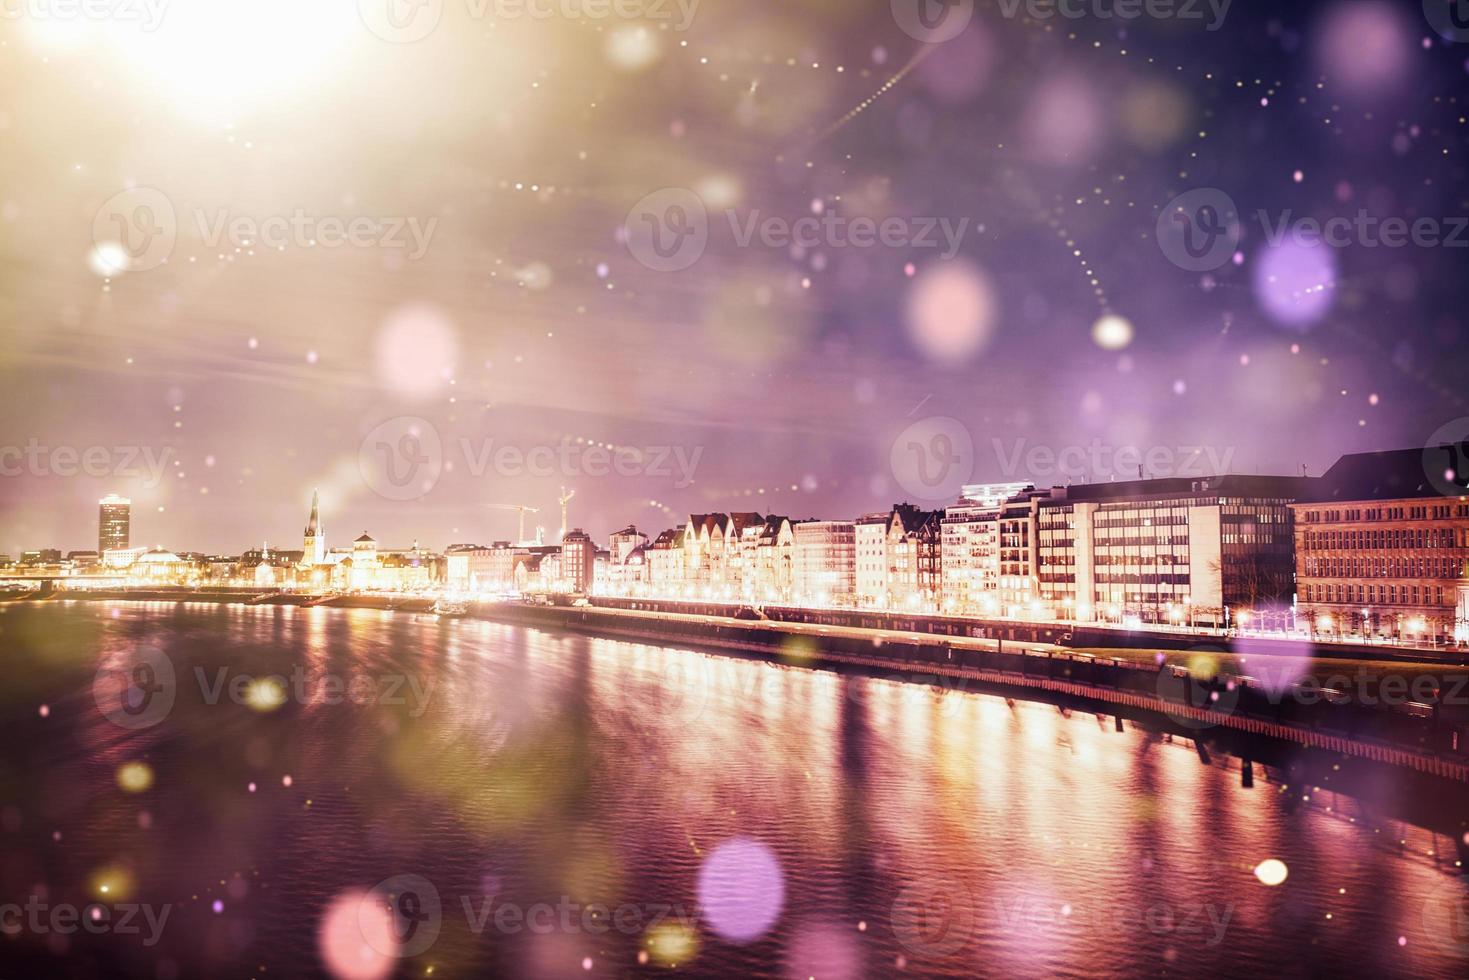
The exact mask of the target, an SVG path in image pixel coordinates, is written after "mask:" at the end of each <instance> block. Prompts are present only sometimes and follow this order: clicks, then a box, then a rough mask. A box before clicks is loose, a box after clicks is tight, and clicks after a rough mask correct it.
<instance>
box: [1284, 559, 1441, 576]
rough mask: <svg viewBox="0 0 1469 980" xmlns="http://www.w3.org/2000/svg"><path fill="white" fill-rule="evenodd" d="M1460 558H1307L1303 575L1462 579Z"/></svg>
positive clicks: (1304, 561) (1303, 565)
mask: <svg viewBox="0 0 1469 980" xmlns="http://www.w3.org/2000/svg"><path fill="white" fill-rule="evenodd" d="M1463 565H1464V563H1463V561H1462V560H1460V559H1458V558H1422V557H1416V558H1306V559H1304V560H1303V562H1302V569H1301V570H1302V573H1303V574H1304V575H1306V576H1309V577H1311V578H1444V579H1448V578H1458V577H1459V576H1460V574H1461V573H1462V572H1463Z"/></svg>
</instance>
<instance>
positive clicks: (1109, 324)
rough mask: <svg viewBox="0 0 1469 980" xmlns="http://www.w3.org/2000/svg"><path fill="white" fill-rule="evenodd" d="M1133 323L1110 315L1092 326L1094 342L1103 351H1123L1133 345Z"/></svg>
mask: <svg viewBox="0 0 1469 980" xmlns="http://www.w3.org/2000/svg"><path fill="white" fill-rule="evenodd" d="M1132 334H1133V330H1132V323H1131V322H1130V321H1128V320H1127V319H1126V318H1125V317H1120V316H1117V315H1116V314H1112V313H1109V314H1107V315H1106V316H1104V317H1102V318H1101V319H1099V320H1097V322H1096V323H1094V324H1092V341H1093V342H1094V343H1095V344H1096V345H1097V346H1098V347H1100V348H1102V349H1103V350H1122V349H1123V348H1125V347H1126V346H1127V345H1128V344H1130V343H1132Z"/></svg>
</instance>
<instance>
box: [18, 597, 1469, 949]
mask: <svg viewBox="0 0 1469 980" xmlns="http://www.w3.org/2000/svg"><path fill="white" fill-rule="evenodd" d="M0 642H3V644H4V647H3V648H4V651H5V657H6V659H7V660H8V661H9V662H10V663H11V664H12V666H13V667H14V668H15V670H14V671H13V673H15V674H17V675H18V682H17V683H16V684H13V685H11V686H10V687H9V689H8V690H7V691H6V692H5V693H4V695H3V697H4V698H5V700H4V705H5V711H4V716H3V717H4V721H3V724H4V729H5V731H4V735H5V737H6V739H7V744H9V745H12V746H16V747H19V748H20V750H21V751H19V752H15V751H12V752H10V753H8V755H9V756H10V758H9V759H8V760H7V761H6V763H5V766H4V769H3V770H0V772H3V782H0V788H3V794H4V795H3V801H0V805H3V806H4V807H5V824H6V827H5V830H6V833H5V836H4V837H0V845H3V850H0V856H3V865H0V886H3V896H0V898H3V900H4V901H16V900H20V901H23V900H24V896H26V895H28V894H32V893H34V892H35V891H36V889H37V888H38V887H44V889H45V893H46V894H47V895H48V896H49V898H50V899H51V901H53V902H61V901H71V902H75V903H77V904H82V903H84V902H85V901H87V900H90V899H92V898H94V897H96V896H95V895H92V894H89V893H88V892H87V888H88V886H89V883H90V882H92V881H93V879H94V877H95V875H96V873H97V871H98V869H119V868H120V869H124V870H125V871H126V872H128V873H129V874H130V875H131V878H132V880H133V881H134V887H133V892H132V898H133V900H134V901H139V902H149V903H155V904H159V905H161V904H163V903H170V904H171V905H173V906H174V910H173V912H172V915H171V918H170V919H169V921H168V925H167V928H166V930H165V931H164V934H163V939H162V941H161V942H160V943H158V945H157V946H153V947H148V948H145V947H144V946H143V944H142V943H141V942H140V941H139V939H138V938H137V937H123V936H115V935H99V936H85V935H80V934H78V935H74V936H71V937H65V938H64V939H60V938H58V937H56V936H54V935H47V936H34V935H22V936H20V937H18V938H16V939H11V940H9V941H8V942H6V944H5V945H4V946H0V955H4V956H5V957H6V958H12V959H14V961H15V962H18V963H24V964H26V965H27V967H28V968H29V970H28V972H32V973H35V972H36V971H41V973H54V974H61V975H78V976H85V975H92V973H93V972H94V969H99V968H98V967H96V965H97V964H101V963H109V962H110V965H109V966H108V967H107V968H106V971H105V972H109V973H111V974H114V975H116V974H118V973H119V972H121V973H127V974H130V975H136V976H149V977H152V976H165V977H166V976H169V975H177V976H195V975H206V974H214V975H230V976H234V975H253V973H254V971H257V970H259V969H261V968H266V969H268V971H269V972H268V974H267V975H269V976H295V975H301V974H310V973H312V972H313V971H318V970H320V969H321V965H320V964H321V959H320V954H319V950H318V937H319V933H320V930H321V927H322V916H323V912H324V910H325V909H326V908H327V907H328V905H329V904H330V903H331V902H332V900H333V899H334V898H337V897H338V896H340V895H342V894H343V893H344V892H347V891H349V890H352V889H370V888H372V887H373V886H374V885H376V884H377V883H379V882H382V881H384V880H385V879H390V878H393V877H394V876H403V875H414V876H418V879H419V880H426V881H427V882H429V883H430V886H431V888H432V890H433V891H434V892H436V893H437V896H438V898H439V900H440V908H441V916H440V917H439V920H438V921H436V922H435V926H436V934H435V935H434V936H433V937H432V942H431V944H430V945H428V946H427V947H426V948H425V949H423V950H422V951H420V952H417V953H416V955H415V956H413V957H412V958H408V959H404V960H402V961H401V962H399V963H396V964H394V963H391V962H389V964H388V965H392V966H396V968H397V970H398V974H397V975H402V976H409V975H413V976H422V975H424V971H425V970H426V969H427V968H428V967H429V966H434V967H435V975H440V976H444V975H447V976H463V975H488V974H501V973H503V974H507V975H535V976H583V977H584V976H588V975H591V976H627V975H635V974H639V973H654V972H663V968H662V967H660V966H659V963H660V962H662V961H676V962H677V963H678V964H679V968H678V972H681V973H687V974H692V975H698V976H704V975H716V974H724V975H742V976H770V977H784V976H810V975H815V976H821V977H838V978H840V977H843V976H847V977H854V978H855V977H869V976H885V975H889V974H892V973H895V972H897V971H898V970H899V969H900V968H901V969H903V970H904V971H906V972H907V973H909V974H912V975H919V976H952V977H960V976H974V975H985V976H991V975H993V976H1001V975H1003V976H1040V975H1052V974H1061V975H1099V974H1106V975H1115V974H1122V975H1153V974H1161V973H1164V972H1168V973H1185V974H1188V973H1197V972H1212V973H1223V972H1229V973H1236V974H1237V973H1241V972H1246V971H1260V972H1265V971H1269V972H1275V973H1280V972H1284V973H1287V974H1301V973H1305V972H1310V973H1322V972H1327V971H1336V972H1343V973H1359V972H1364V971H1370V972H1374V973H1379V974H1386V973H1393V974H1412V975H1417V976H1457V975H1461V974H1462V972H1463V967H1464V963H1465V960H1464V959H1462V958H1458V957H1456V956H1455V955H1454V953H1453V951H1452V948H1451V947H1450V946H1445V945H1440V944H1439V942H1438V941H1437V939H1436V937H1435V935H1433V934H1430V932H1429V931H1425V927H1424V920H1423V911H1422V910H1423V907H1424V901H1425V897H1427V896H1428V895H1429V894H1430V893H1431V892H1432V891H1433V890H1434V889H1435V888H1441V887H1443V886H1444V884H1445V883H1449V884H1450V886H1451V887H1458V886H1457V885H1456V884H1454V882H1455V881H1456V879H1452V878H1450V877H1449V876H1448V875H1447V874H1445V873H1444V872H1443V871H1441V870H1439V869H1437V868H1435V866H1434V864H1433V863H1432V861H1431V860H1429V859H1428V857H1427V855H1426V854H1425V853H1424V851H1425V850H1426V849H1427V848H1428V847H1431V846H1433V844H1432V840H1431V838H1430V837H1429V836H1428V835H1426V834H1425V833H1424V832H1422V831H1420V830H1416V829H1413V828H1406V829H1404V828H1400V827H1398V826H1397V825H1396V824H1393V825H1384V824H1381V823H1378V824H1377V825H1375V826H1368V825H1367V823H1368V821H1367V820H1366V819H1365V818H1366V811H1365V810H1364V809H1363V808H1362V806H1361V805H1360V804H1359V803H1358V802H1357V801H1354V800H1350V799H1348V798H1346V797H1340V798H1338V797H1336V796H1335V794H1330V793H1326V794H1317V796H1318V798H1317V799H1316V800H1315V801H1313V802H1312V803H1311V804H1309V805H1300V804H1299V801H1296V802H1290V801H1288V797H1292V796H1296V795H1297V794H1298V793H1299V789H1298V788H1294V787H1293V788H1292V790H1291V791H1283V790H1282V789H1281V787H1280V786H1279V785H1278V784H1277V783H1276V782H1274V781H1271V780H1268V779H1266V778H1265V775H1266V774H1263V773H1262V774H1260V778H1259V779H1258V780H1257V783H1256V787H1255V788H1254V789H1250V790H1246V789H1242V788H1241V786H1240V779H1239V773H1238V770H1237V769H1236V768H1230V767H1228V766H1227V764H1226V760H1223V759H1219V758H1216V759H1215V760H1214V763H1213V764H1212V765H1208V766H1206V765H1203V764H1201V763H1200V761H1199V758H1198V757H1197V756H1196V755H1195V753H1194V750H1193V748H1192V747H1191V746H1190V745H1188V744H1186V743H1182V742H1178V743H1174V742H1169V741H1166V740H1163V739H1161V738H1159V737H1157V736H1153V735H1149V734H1147V733H1144V732H1141V731H1138V730H1135V729H1133V728H1132V727H1131V726H1129V727H1128V730H1127V731H1125V732H1121V733H1119V732H1116V731H1114V730H1113V726H1112V722H1111V720H1110V719H1099V718H1098V717H1097V716H1095V715H1092V714H1085V713H1069V714H1063V713H1062V712H1061V711H1059V710H1058V709H1057V708H1056V707H1054V706H1049V705H1041V704H1028V703H1024V702H1017V703H1013V704H1011V703H1007V702H1006V701H1005V700H1004V699H1001V698H997V697H991V696H984V695H977V694H971V693H964V692H962V691H956V690H939V689H936V688H929V687H924V686H920V685H914V684H905V683H897V682H893V681H887V680H880V679H875V678H861V677H850V676H842V675H837V674H834V673H828V672H821V671H809V670H803V669H798V668H793V667H784V666H775V665H771V664H765V663H757V662H751V661H743V660H733V659H727V658H721V657H716V656H709V655H704V654H701V653H696V652H692V651H681V650H671V649H667V648H660V647H654V646H648V645H640V644H635V643H627V642H620V641H609V640H601V639H591V638H585V637H576V636H566V637H561V636H551V635H546V634H541V633H535V632H530V631H526V630H523V629H518V628H512V627H506V626H500V625H496V624H491V623H485V622H479V621H475V620H454V621H439V620H437V619H435V618H433V617H430V616H418V615H411V614H407V615H405V614H384V613H380V612H377V611H366V610H361V611H342V610H330V609H322V608H315V609H297V608H291V607H244V606H228V607H225V606H213V605H206V604H187V605H179V606H176V605H174V604H172V603H151V604H142V603H140V604H120V605H117V606H115V607H111V608H109V607H107V606H104V605H100V604H83V603H66V604H63V603H50V604H43V605H31V606H24V607H10V608H7V609H6V610H5V611H4V612H3V613H0ZM140 644H151V645H152V646H153V647H154V648H156V649H157V650H159V651H161V652H162V653H164V654H165V655H166V656H167V657H168V658H169V660H170V662H171V663H172V664H173V665H174V667H175V669H176V672H177V679H178V689H177V700H176V703H175V705H174V707H173V709H172V710H171V711H170V712H169V714H168V716H167V717H166V719H164V720H163V721H162V722H161V723H160V724H158V725H156V726H154V727H151V728H147V729H144V730H140V731H127V730H124V729H120V728H118V727H117V726H116V725H114V724H113V723H112V722H110V721H109V720H108V719H107V718H106V717H105V716H104V715H103V714H102V712H101V711H100V710H99V709H98V707H97V705H96V703H95V701H94V699H93V693H92V680H93V672H94V671H95V670H96V669H97V666H98V664H99V663H100V662H101V661H102V660H103V657H104V654H107V653H113V654H121V655H124V656H126V655H128V651H130V650H135V649H137V648H138V646H139V645H140ZM272 672H274V673H277V674H279V675H280V677H281V678H282V679H283V680H284V681H285V682H286V687H287V691H288V693H289V697H288V698H287V700H286V703H285V704H284V705H281V706H280V707H278V708H275V709H274V710H267V711H259V710H255V709H253V708H252V707H250V706H249V705H247V704H239V703H235V702H234V701H233V700H232V698H231V695H230V691H231V688H230V684H232V683H236V682H237V681H238V683H240V684H241V685H243V684H244V682H245V681H247V680H248V679H249V678H251V677H252V676H257V675H263V674H269V673H272ZM242 689H243V688H242ZM216 690H217V691H218V692H219V698H218V703H215V704H209V703H206V698H207V696H209V693H210V692H211V691H216ZM385 702H401V703H385ZM41 704H46V705H47V706H48V711H49V717H47V718H42V717H40V715H39V713H38V710H37V709H38V706H39V705H41ZM140 759H141V760H145V761H146V762H147V763H148V764H149V765H150V766H151V767H152V769H153V771H154V773H155V777H156V778H155V781H154V784H153V786H152V788H151V789H149V790H148V791H146V792H144V793H141V794H129V793H127V792H124V791H123V790H122V789H121V788H119V786H118V784H117V782H116V779H115V774H116V770H117V768H118V767H119V766H121V765H123V764H124V763H126V762H129V761H136V760H140ZM288 776H289V779H290V785H289V786H286V785H284V781H285V779H286V777H288ZM252 784H254V786H255V790H254V791H253V792H252V791H251V790H250V786H251V785H252ZM1328 806H1329V807H1331V811H1330V812H1328V811H1327V807H1328ZM1354 820H1355V822H1353V821H1354ZM58 833H59V834H60V839H59V840H56V839H53V835H54V834H58ZM1389 838H1400V839H1403V840H1407V841H1408V842H1409V843H1408V845H1406V846H1405V847H1404V848H1403V850H1416V851H1417V852H1418V853H1417V855H1416V856H1414V857H1408V856H1405V854H1404V853H1400V851H1399V850H1398V849H1395V848H1393V847H1391V846H1388V845H1389V843H1390V841H1389V840H1388V839H1389ZM730 847H732V848H734V850H733V851H730V850H723V848H730ZM752 847H753V848H757V849H758V848H764V849H768V853H769V854H771V855H773V858H774V861H773V863H772V865H771V867H772V868H776V869H778V870H777V871H775V872H774V875H775V879H776V880H774V881H769V880H766V878H768V877H769V875H764V877H762V875H763V874H764V873H763V872H760V871H759V861H758V860H755V859H753V858H750V857H748V855H749V854H756V855H758V854H759V853H765V852H764V851H763V850H756V851H750V850H748V848H752ZM741 849H745V850H741ZM720 853H724V854H726V855H727V854H730V853H735V854H743V855H747V856H746V857H742V858H740V859H739V860H737V861H734V862H733V863H730V862H726V864H727V865H728V866H727V867H723V868H720V867H716V868H715V871H716V872H717V874H714V876H713V880H712V882H706V884H705V886H704V887H705V890H706V891H705V892H704V893H701V891H700V873H701V869H705V870H706V877H708V872H707V869H708V868H709V867H710V866H711V863H713V864H715V865H717V864H718V860H717V858H715V857H713V856H714V855H717V854H720ZM1269 857H1276V858H1280V859H1281V860H1283V861H1285V862H1286V864H1287V865H1288V866H1289V869H1290V873H1289V878H1288V879H1287V882H1286V883H1285V884H1284V885H1282V886H1280V887H1278V888H1269V887H1266V886H1264V885H1263V884H1261V883H1260V882H1259V881H1258V880H1257V879H1256V877H1255V876H1254V873H1253V869H1254V868H1255V866H1256V865H1257V864H1258V863H1259V862H1260V861H1261V860H1263V859H1265V858H1269ZM1448 860H1450V861H1451V858H1450V859H1448ZM749 867H755V869H756V870H755V871H754V872H750V873H749V874H745V873H744V872H743V871H742V870H741V869H748V868H749ZM752 875H753V877H752ZM721 876H722V877H721ZM731 876H733V877H731ZM118 880H122V878H121V877H119V878H118ZM722 886H725V887H723V891H721V890H720V889H721V887H722ZM415 887H419V888H420V890H421V886H415ZM731 888H734V891H733V892H731ZM711 889H712V890H711ZM701 894H705V897H708V895H715V896H716V897H717V896H719V895H723V896H724V897H723V898H719V899H718V900H717V901H715V902H712V903H708V904H706V907H702V908H701V907H700V896H701ZM731 895H733V897H731ZM741 895H744V896H746V897H745V898H743V899H742V898H741V897H740V896H741ZM215 900H220V901H222V902H223V905H222V911H219V912H215V911H214V910H213V908H212V903H213V902H214V901H215ZM761 902H766V903H772V904H773V903H776V902H778V903H779V908H778V909H764V910H762V909H761V908H759V905H760V903H761ZM537 907H543V908H547V909H548V910H549V918H547V917H546V916H547V913H536V912H533V911H532V910H534V909H537ZM415 908H420V907H419V906H415ZM507 910H508V911H507ZM762 911H766V912H769V913H770V914H769V915H768V916H765V917H763V918H768V919H769V920H770V921H771V922H772V923H773V924H771V925H770V926H769V928H768V930H767V931H765V932H764V933H763V934H762V935H760V936H758V937H757V938H754V939H753V940H751V941H740V940H742V939H744V938H745V937H744V935H743V933H742V932H741V929H740V927H739V924H740V923H748V922H750V921H755V922H756V923H757V924H760V923H762V922H763V918H762V916H761V914H760V913H761V912H762ZM537 914H539V915H541V916H542V917H541V918H540V919H538V920H536V921H534V922H530V923H528V922H527V921H526V919H525V918H524V917H525V916H526V915H530V916H531V917H532V919H535V916H536V915H537ZM618 915H620V916H621V918H620V919H618V920H617V921H616V922H614V921H613V920H614V918H615V917H616V916H618ZM1328 916H1329V917H1328ZM655 920H656V922H655ZM548 923H549V925H548ZM418 928H425V929H426V928H427V923H426V922H419V923H417V924H414V925H413V929H415V930H416V929H418ZM425 935H426V933H418V932H415V933H414V935H413V936H412V937H410V938H409V939H408V940H405V941H407V942H409V944H410V945H411V944H412V942H413V941H414V940H415V939H422V938H423V937H424V936H425ZM1400 937H1401V939H1400ZM640 952H642V953H645V954H647V955H648V959H649V962H648V963H647V964H646V965H640V964H639V954H640ZM12 953H14V954H15V957H18V959H15V957H12V956H11V954H12ZM1308 959H1309V960H1310V961H1311V963H1312V965H1311V966H1310V968H1309V969H1308V968H1307V967H1306V966H1305V963H1306V961H1307V960H1308ZM588 964H590V968H589V969H588V968H587V965H588ZM41 973H36V975H41Z"/></svg>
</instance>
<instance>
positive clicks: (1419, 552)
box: [1291, 449, 1469, 643]
mask: <svg viewBox="0 0 1469 980" xmlns="http://www.w3.org/2000/svg"><path fill="white" fill-rule="evenodd" d="M1424 457H1425V453H1424V451H1423V450H1421V449H1403V450H1394V451H1386V452H1374V453H1355V454H1352V455H1349V456H1343V457H1342V458H1341V459H1339V460H1337V462H1336V464H1335V465H1333V466H1332V467H1331V469H1329V470H1327V471H1326V473H1325V474H1324V475H1323V476H1322V477H1321V479H1320V480H1319V481H1317V482H1316V485H1315V487H1314V489H1313V491H1312V492H1311V493H1310V494H1309V495H1307V496H1305V497H1303V498H1302V499H1301V500H1299V501H1297V502H1296V503H1294V504H1292V505H1291V510H1292V511H1294V513H1295V572H1296V600H1297V622H1298V623H1299V624H1300V625H1302V626H1305V627H1308V628H1309V629H1311V630H1312V632H1314V633H1317V634H1325V635H1328V636H1330V635H1337V634H1348V633H1354V634H1361V635H1370V636H1381V637H1388V638H1393V639H1399V640H1406V641H1425V640H1426V641H1434V642H1443V641H1446V640H1455V641H1458V642H1461V643H1463V642H1469V492H1466V494H1465V495H1460V496H1444V495H1443V493H1442V492H1441V490H1442V488H1441V486H1439V485H1436V483H1435V481H1434V480H1432V479H1431V478H1430V475H1429V474H1428V473H1427V468H1426V461H1425V458H1424Z"/></svg>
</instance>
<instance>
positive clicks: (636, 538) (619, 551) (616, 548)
mask: <svg viewBox="0 0 1469 980" xmlns="http://www.w3.org/2000/svg"><path fill="white" fill-rule="evenodd" d="M647 543H648V536H647V535H646V534H644V533H643V532H642V531H639V530H638V529H637V527H636V526H634V525H632V524H629V525H628V526H627V527H625V528H623V529H622V530H621V531H614V532H613V533H612V535H611V537H610V538H608V542H607V551H608V553H609V555H610V557H611V558H612V560H613V561H614V562H618V563H621V562H625V561H627V558H628V556H629V555H631V554H632V553H633V552H634V551H635V550H637V549H638V548H642V547H644V546H645V545H647Z"/></svg>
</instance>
